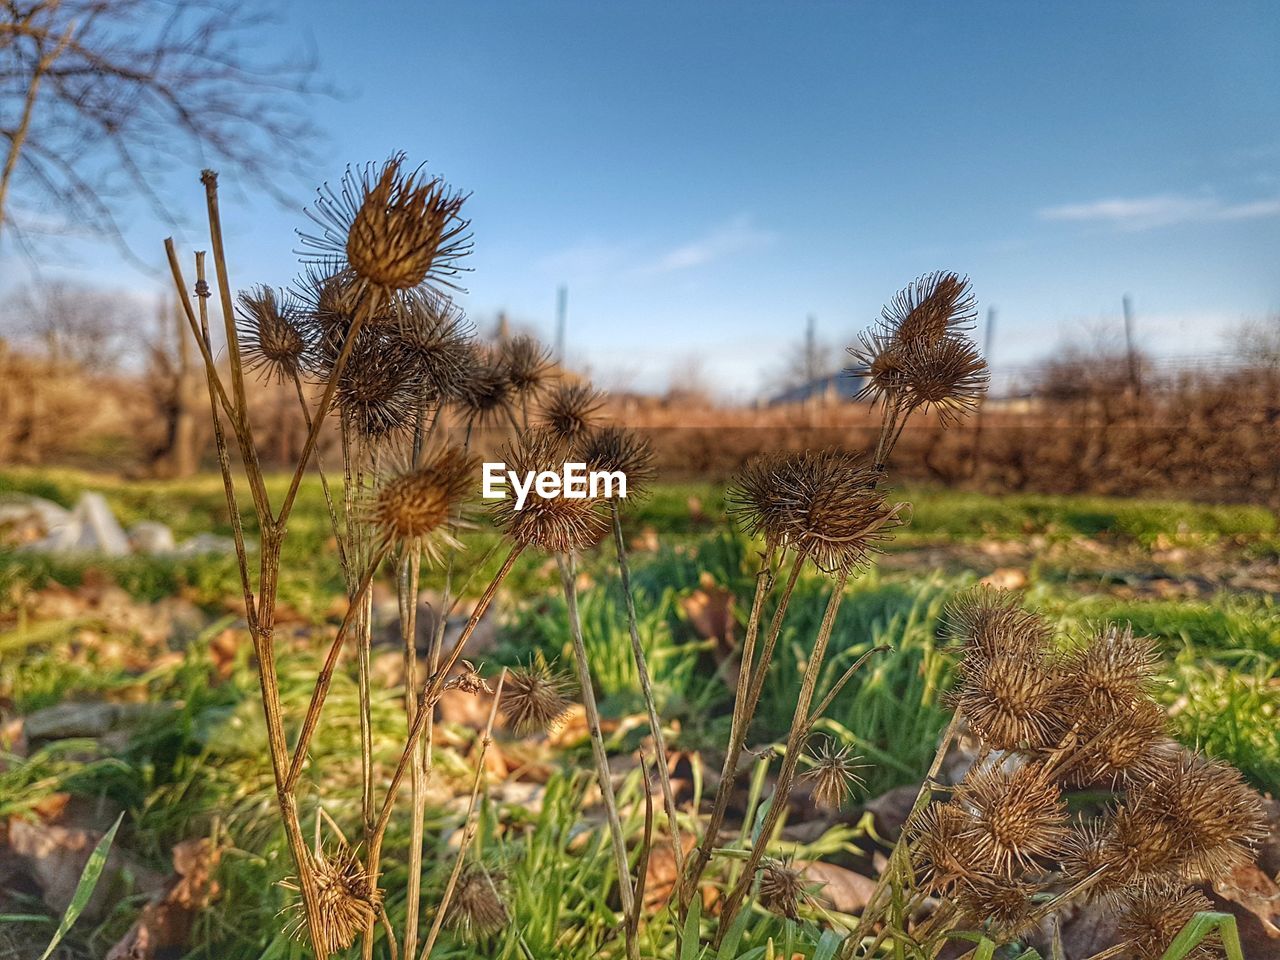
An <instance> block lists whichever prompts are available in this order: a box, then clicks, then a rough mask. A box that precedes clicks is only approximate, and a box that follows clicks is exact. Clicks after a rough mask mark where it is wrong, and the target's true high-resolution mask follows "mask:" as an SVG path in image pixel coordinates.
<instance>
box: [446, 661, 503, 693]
mask: <svg viewBox="0 0 1280 960" xmlns="http://www.w3.org/2000/svg"><path fill="white" fill-rule="evenodd" d="M461 668H462V669H461V670H460V671H459V672H458V673H457V674H455V675H454V676H452V677H450V678H449V680H448V682H447V683H445V687H446V689H449V690H459V691H461V692H462V693H469V694H471V696H473V697H478V696H480V694H482V693H484V694H492V693H493V688H492V687H490V686H489V684H488V683H486V682H485V679H484V677H482V676H481V675H480V671H479V670H478V669H476V665H475V664H474V663H472V662H471V661H470V660H463V661H462V663H461Z"/></svg>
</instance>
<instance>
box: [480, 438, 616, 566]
mask: <svg viewBox="0 0 1280 960" xmlns="http://www.w3.org/2000/svg"><path fill="white" fill-rule="evenodd" d="M568 456H569V452H568V446H567V444H566V443H565V442H564V441H563V440H562V439H561V438H560V437H558V436H556V435H554V434H552V433H551V432H550V431H548V430H532V431H530V432H529V433H526V434H524V435H522V436H521V437H520V438H519V439H518V440H517V441H516V442H515V443H513V444H508V445H507V447H506V456H505V457H504V458H503V459H504V461H505V462H506V464H507V468H508V469H509V470H513V471H515V473H516V475H517V476H527V475H529V474H534V475H537V474H540V473H543V472H549V473H555V474H563V472H564V465H565V462H566V458H567V457H568ZM491 515H492V517H493V522H494V524H495V525H496V526H497V527H498V528H499V529H500V530H502V532H503V533H505V534H506V535H507V536H508V537H509V538H511V540H513V541H514V542H515V543H518V544H520V545H521V546H523V547H535V548H537V549H539V550H542V551H544V552H546V553H568V552H570V551H571V550H580V549H582V548H584V547H589V546H594V545H595V544H597V543H599V542H600V540H601V538H602V537H603V536H604V534H605V531H606V530H607V528H608V527H607V521H606V520H605V518H604V515H603V514H602V513H601V511H600V501H599V500H598V499H592V498H591V497H590V496H587V497H581V498H575V497H562V496H554V497H543V496H541V495H540V494H539V493H538V491H537V488H536V486H535V487H534V488H533V489H532V490H531V491H530V493H529V495H528V497H527V498H526V500H525V502H524V505H523V507H522V508H521V509H516V498H515V497H514V496H512V495H510V493H509V494H508V495H507V496H506V497H503V498H502V499H500V500H495V501H493V505H492V507H491Z"/></svg>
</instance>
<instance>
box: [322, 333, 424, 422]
mask: <svg viewBox="0 0 1280 960" xmlns="http://www.w3.org/2000/svg"><path fill="white" fill-rule="evenodd" d="M421 395H422V381H421V380H420V379H419V370H418V368H417V365H416V364H415V363H414V358H413V357H412V356H411V355H410V354H409V353H408V352H407V351H406V350H404V349H403V348H402V346H401V345H400V344H399V343H396V342H394V341H388V340H387V339H386V338H384V337H382V336H381V335H379V334H377V333H375V332H374V331H372V330H362V331H361V332H360V333H359V334H357V336H356V341H355V345H354V346H353V347H352V349H351V352H350V354H349V356H348V357H347V362H346V364H345V365H344V366H343V368H342V373H341V374H340V375H339V377H338V386H337V388H336V390H335V391H334V394H333V405H334V407H335V408H336V409H337V410H338V411H339V412H340V413H341V415H342V416H343V417H344V418H345V419H346V421H347V422H348V423H350V424H351V426H352V427H353V428H354V429H355V430H356V431H357V432H359V434H360V435H361V436H362V437H365V438H366V439H370V440H381V439H384V438H386V437H389V436H391V435H392V434H396V433H403V432H405V431H407V430H409V429H411V428H412V427H413V424H414V421H415V418H416V416H417V414H418V405H419V399H420V397H421Z"/></svg>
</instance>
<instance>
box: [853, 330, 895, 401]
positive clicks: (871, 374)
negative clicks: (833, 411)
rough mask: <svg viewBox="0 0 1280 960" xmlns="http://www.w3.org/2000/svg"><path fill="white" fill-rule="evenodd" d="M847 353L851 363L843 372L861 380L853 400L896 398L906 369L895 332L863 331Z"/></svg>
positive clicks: (890, 399)
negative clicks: (845, 371)
mask: <svg viewBox="0 0 1280 960" xmlns="http://www.w3.org/2000/svg"><path fill="white" fill-rule="evenodd" d="M848 353H849V355H850V356H851V357H852V358H853V365H852V366H851V367H849V369H848V371H847V372H848V373H849V375H850V376H853V377H857V378H858V379H860V380H861V381H862V386H861V387H860V388H859V389H858V392H857V393H856V394H855V395H854V399H855V400H869V401H870V402H871V403H872V404H876V403H885V404H892V403H896V402H898V400H899V398H901V396H902V391H903V389H904V388H905V386H906V376H907V371H906V365H905V363H904V358H903V353H904V350H903V346H902V344H901V343H900V342H899V341H898V339H897V338H896V337H895V336H893V335H892V334H889V333H884V332H883V331H880V330H866V331H863V332H862V333H860V334H858V341H857V343H855V344H853V345H852V346H851V347H849V348H848Z"/></svg>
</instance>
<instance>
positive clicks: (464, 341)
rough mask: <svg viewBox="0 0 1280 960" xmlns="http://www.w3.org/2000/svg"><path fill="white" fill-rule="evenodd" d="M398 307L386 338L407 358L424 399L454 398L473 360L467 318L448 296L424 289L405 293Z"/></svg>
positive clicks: (468, 372) (399, 300) (434, 400)
mask: <svg viewBox="0 0 1280 960" xmlns="http://www.w3.org/2000/svg"><path fill="white" fill-rule="evenodd" d="M398 306H399V309H397V310H396V311H395V324H394V327H393V328H392V330H391V331H389V333H388V336H389V337H390V338H392V339H393V340H395V341H396V343H397V345H398V346H399V348H400V349H401V350H402V351H403V352H404V353H405V354H406V355H407V356H408V358H409V359H410V362H411V363H412V365H413V367H414V374H415V378H416V379H417V380H418V381H420V383H421V384H422V388H423V393H424V397H423V399H425V400H428V401H431V402H438V401H440V400H442V399H444V398H452V397H454V396H455V395H456V394H457V392H458V390H459V388H460V384H461V383H462V381H463V380H465V379H466V377H467V376H468V375H469V374H470V372H471V363H472V360H473V357H474V354H473V353H472V350H471V333H472V329H471V325H470V323H469V322H468V321H467V319H466V316H465V315H464V314H463V312H462V310H461V309H460V308H459V307H458V306H457V305H456V304H454V302H453V301H452V300H450V299H449V298H448V297H446V296H444V295H442V294H439V293H436V292H435V291H432V290H427V289H416V290H409V291H406V292H405V293H404V294H402V295H401V296H400V297H399V298H398Z"/></svg>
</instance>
